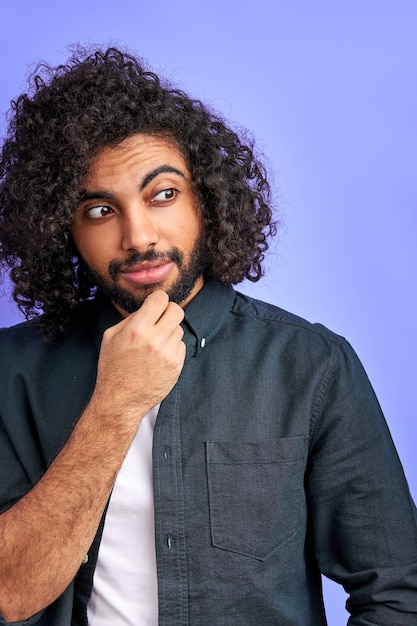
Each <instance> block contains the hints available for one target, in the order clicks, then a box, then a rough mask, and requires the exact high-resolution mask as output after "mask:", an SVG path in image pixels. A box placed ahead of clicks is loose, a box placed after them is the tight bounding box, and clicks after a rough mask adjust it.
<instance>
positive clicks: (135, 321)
mask: <svg viewBox="0 0 417 626" xmlns="http://www.w3.org/2000/svg"><path fill="white" fill-rule="evenodd" d="M183 318H184V311H183V309H182V308H181V307H180V306H178V305H177V304H175V303H174V302H169V298H168V295H167V294H166V293H165V292H164V291H155V292H154V293H152V294H151V295H150V296H148V298H146V300H145V302H144V303H143V305H142V307H141V308H140V309H139V310H138V311H136V312H135V313H132V314H131V315H129V317H127V318H125V319H124V320H122V321H121V322H120V323H119V324H117V325H116V326H113V327H111V328H109V329H107V330H106V332H105V333H104V335H103V341H102V345H101V350H100V357H99V362H98V373H97V382H96V388H95V391H94V394H93V400H94V402H95V404H96V406H97V403H98V405H99V407H100V409H99V410H100V413H101V414H102V415H107V416H109V417H110V418H111V419H114V417H116V416H117V417H120V418H123V419H124V420H127V419H132V420H133V421H134V422H136V425H137V424H138V423H139V421H140V419H141V418H142V417H143V416H144V415H145V414H146V413H147V412H148V411H149V410H150V409H151V408H152V407H153V406H155V405H156V404H158V403H159V402H161V401H162V400H163V399H164V398H165V397H166V396H167V395H168V394H169V392H170V391H171V389H172V388H173V387H174V385H175V383H176V382H177V380H178V377H179V375H180V373H181V370H182V368H183V365H184V360H185V344H184V343H183V341H182V338H183V334H184V332H183V330H182V328H181V326H180V323H181V321H182V320H183Z"/></svg>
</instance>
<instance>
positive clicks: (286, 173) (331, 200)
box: [0, 0, 417, 626]
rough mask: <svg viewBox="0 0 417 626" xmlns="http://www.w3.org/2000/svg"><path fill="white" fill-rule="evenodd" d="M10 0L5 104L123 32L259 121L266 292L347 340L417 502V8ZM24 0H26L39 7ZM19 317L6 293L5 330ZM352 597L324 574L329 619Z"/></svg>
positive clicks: (212, 97)
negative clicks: (266, 181) (276, 206)
mask: <svg viewBox="0 0 417 626" xmlns="http://www.w3.org/2000/svg"><path fill="white" fill-rule="evenodd" d="M144 4H145V3H142V2H138V1H137V0H119V2H117V3H114V5H113V6H111V5H110V3H109V5H108V6H107V5H106V4H105V3H103V2H98V1H96V0H90V2H85V1H83V2H81V0H72V2H71V3H68V8H67V9H64V8H62V4H61V3H59V2H52V0H40V1H39V2H37V3H29V2H23V3H18V4H16V3H12V2H10V3H9V8H7V7H5V6H3V7H2V9H1V16H2V37H1V38H0V52H1V54H0V75H1V84H0V111H2V112H3V111H5V110H6V109H7V108H8V102H9V100H10V99H11V98H12V97H13V96H16V95H18V94H19V93H20V91H21V89H22V88H23V87H24V75H25V74H26V72H27V70H28V65H30V64H32V63H33V62H35V61H39V60H42V59H45V60H47V61H50V62H57V61H62V60H64V59H65V58H66V56H67V52H66V46H67V45H68V44H70V43H72V42H75V41H81V42H83V43H93V42H97V43H109V42H116V43H117V42H119V43H123V44H126V45H127V46H128V47H130V48H131V49H133V50H135V51H136V52H137V53H138V54H139V55H141V56H143V57H145V58H147V59H148V60H149V61H150V63H151V64H152V66H153V67H154V68H155V69H156V70H157V71H161V72H162V73H165V74H167V75H168V76H171V77H172V78H173V79H174V80H175V81H176V82H178V83H179V84H180V85H182V86H183V87H184V88H185V89H186V90H188V91H190V92H191V93H192V94H194V95H196V96H199V97H201V98H203V99H205V100H208V101H209V102H210V103H211V104H212V105H213V106H214V107H215V108H218V109H219V110H220V111H222V112H223V113H224V114H225V116H226V117H229V118H231V119H234V120H236V121H237V122H239V123H241V124H243V125H245V126H248V127H249V128H250V129H251V130H252V131H253V132H254V134H255V136H256V137H257V138H258V141H259V146H260V147H261V149H262V150H263V152H264V153H265V155H266V156H267V158H268V159H269V162H270V164H271V165H272V167H273V168H274V170H275V172H276V182H277V185H278V186H279V194H280V201H281V204H282V206H283V207H284V208H285V212H286V227H285V231H284V232H283V233H282V235H281V240H280V242H279V245H278V246H277V247H276V248H274V250H273V252H272V253H271V254H270V255H269V257H268V267H269V271H268V274H267V276H266V277H265V279H264V280H263V281H262V282H261V283H259V284H258V285H256V286H244V287H243V288H244V289H245V290H247V291H248V292H250V293H252V294H254V295H255V296H256V297H259V298H262V299H265V300H267V301H270V302H273V303H276V304H278V305H280V306H282V307H284V308H287V309H289V310H291V311H293V312H295V313H297V314H299V315H301V316H303V317H306V318H307V319H310V320H311V321H320V322H322V323H324V324H326V325H327V326H329V327H330V328H331V329H332V330H335V331H336V332H338V333H340V334H342V335H344V336H346V337H347V338H348V339H349V341H350V342H351V343H352V344H353V346H354V347H355V349H356V351H357V352H358V353H359V355H360V357H361V359H362V361H363V363H364V365H365V368H366V369H367V371H368V374H369V377H370V379H371V381H372V382H373V385H374V387H375V390H376V392H377V395H378V397H379V399H380V402H381V404H382V406H383V409H384V411H385V414H386V417H387V421H388V423H389V425H390V428H391V431H392V434H393V437H394V440H395V442H396V445H397V448H398V451H399V453H400V456H401V458H402V461H403V464H404V468H405V471H406V474H407V476H408V479H409V483H410V487H411V491H412V493H413V495H414V497H415V498H417V467H416V463H415V448H416V440H417V394H416V393H415V387H416V366H415V354H416V353H417V330H416V304H415V296H414V292H415V284H416V277H415V276H416V269H417V245H416V235H417V231H416V226H417V217H416V216H417V176H416V165H417V159H416V151H417V80H416V79H417V37H416V32H417V4H416V3H415V1H414V0H409V1H404V0H395V1H394V0H368V1H361V2H359V1H357V0H353V1H350V2H346V1H341V2H338V3H334V2H332V1H331V0H317V1H316V2H314V3H310V2H308V1H307V0H305V1H302V0H294V1H293V2H291V3H290V2H284V1H283V0H258V2H256V3H253V2H251V3H249V2H247V1H246V0H240V1H239V2H238V1H237V0H236V2H233V1H232V2H230V3H227V2H224V1H223V0H222V1H220V0H211V2H210V3H204V2H202V3H198V2H191V1H189V2H181V1H179V2H176V3H175V2H167V1H166V0H154V1H153V2H148V3H146V4H147V5H148V6H146V7H144V6H143V5H144ZM25 5H26V6H25ZM18 319H20V318H19V316H18V315H17V313H16V311H15V309H14V308H13V307H12V306H11V305H10V303H9V299H8V295H7V285H6V293H5V295H4V296H3V297H2V298H1V300H0V326H5V325H9V324H12V323H14V322H15V321H17V320H18ZM343 602H344V593H343V591H340V590H339V589H337V588H336V587H335V586H334V585H333V584H329V585H326V604H327V607H328V613H329V624H330V626H340V625H341V624H342V623H343V622H346V617H347V614H346V612H345V611H344V608H343Z"/></svg>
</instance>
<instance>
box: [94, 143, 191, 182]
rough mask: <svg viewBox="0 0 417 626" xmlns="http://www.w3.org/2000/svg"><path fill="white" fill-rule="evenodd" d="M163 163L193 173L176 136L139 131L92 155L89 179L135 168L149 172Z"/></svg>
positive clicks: (141, 171) (123, 172) (111, 175)
mask: <svg viewBox="0 0 417 626" xmlns="http://www.w3.org/2000/svg"><path fill="white" fill-rule="evenodd" d="M160 165H171V166H174V167H175V166H176V167H178V168H181V170H182V171H183V173H184V175H185V176H186V177H189V171H188V166H187V163H186V160H185V158H184V156H183V154H182V152H181V150H180V148H179V146H178V145H177V144H176V143H175V141H174V140H171V139H167V138H164V137H159V136H155V135H149V134H145V133H138V134H136V135H132V136H130V137H127V138H126V139H124V140H123V141H121V142H120V143H119V144H117V145H114V146H105V147H104V148H101V149H100V150H99V151H98V152H97V153H96V154H95V155H94V156H93V157H92V159H91V162H90V166H89V168H88V170H87V174H86V177H85V179H86V182H88V181H89V180H91V179H95V178H97V177H101V176H105V177H117V176H119V175H121V174H126V173H128V172H129V171H131V170H135V171H136V172H138V173H146V172H147V171H150V170H152V169H153V168H155V167H157V166H160Z"/></svg>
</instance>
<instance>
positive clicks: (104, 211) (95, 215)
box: [85, 205, 113, 220]
mask: <svg viewBox="0 0 417 626" xmlns="http://www.w3.org/2000/svg"><path fill="white" fill-rule="evenodd" d="M112 213H113V209H112V208H111V207H109V206H105V205H99V206H93V207H92V208H91V209H88V210H87V211H86V213H85V214H86V216H87V217H89V218H90V219H92V220H97V219H100V218H103V217H108V216H109V215H111V214H112Z"/></svg>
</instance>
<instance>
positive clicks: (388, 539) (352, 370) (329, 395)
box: [307, 342, 417, 626]
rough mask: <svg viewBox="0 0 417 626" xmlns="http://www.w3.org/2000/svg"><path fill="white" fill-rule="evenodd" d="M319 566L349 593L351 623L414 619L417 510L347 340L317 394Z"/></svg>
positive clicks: (363, 625) (313, 499) (312, 478)
mask: <svg viewBox="0 0 417 626" xmlns="http://www.w3.org/2000/svg"><path fill="white" fill-rule="evenodd" d="M307 498H308V502H309V511H310V513H311V528H312V537H313V545H314V550H315V554H316V558H317V561H318V564H319V568H320V571H321V572H322V573H323V574H324V575H325V576H327V577H328V578H331V579H332V580H335V581H336V582H338V583H340V584H342V585H343V587H344V588H345V590H346V592H347V593H348V594H349V599H348V601H347V605H346V607H347V609H348V611H349V612H350V614H351V617H350V619H349V622H348V624H349V626H393V624H401V626H415V625H416V624H417V516H416V509H415V506H414V503H413V501H412V498H411V495H410V492H409V489H408V485H407V482H406V479H405V477H404V473H403V469H402V466H401V463H400V461H399V459H398V456H397V453H396V450H395V447H394V445H393V442H392V439H391V436H390V433H389V430H388V427H387V424H386V422H385V420H384V417H383V415H382V412H381V409H380V406H379V404H378V401H377V399H376V396H375V394H374V391H373V389H372V387H371V385H370V383H369V380H368V378H367V376H366V373H365V372H364V370H363V367H362V365H361V363H360V362H359V359H358V358H357V356H356V354H355V353H354V351H353V350H352V348H351V347H350V346H349V344H347V342H343V343H342V345H341V347H340V348H338V349H337V350H336V351H335V355H334V359H333V361H332V364H331V366H330V367H329V369H328V371H327V374H326V381H325V390H324V391H322V392H321V396H320V397H318V398H317V399H316V410H315V422H314V430H313V433H312V437H311V451H310V461H309V467H308V472H307Z"/></svg>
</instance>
